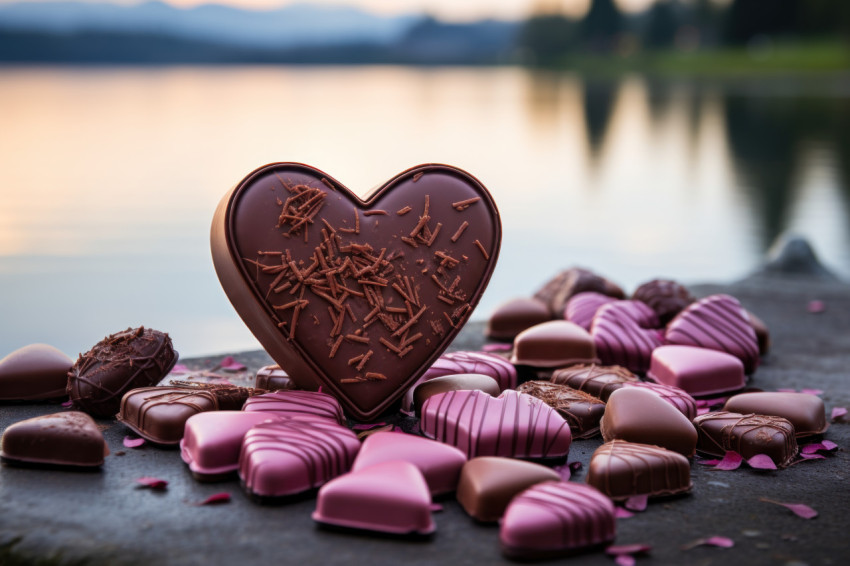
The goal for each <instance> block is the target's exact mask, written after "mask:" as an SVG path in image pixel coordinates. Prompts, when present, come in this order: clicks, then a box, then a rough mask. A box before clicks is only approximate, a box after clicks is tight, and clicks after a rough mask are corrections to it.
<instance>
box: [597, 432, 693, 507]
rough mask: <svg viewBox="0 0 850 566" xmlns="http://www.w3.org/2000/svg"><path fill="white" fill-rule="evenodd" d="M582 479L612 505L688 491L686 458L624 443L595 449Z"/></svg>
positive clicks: (618, 442) (607, 443)
mask: <svg viewBox="0 0 850 566" xmlns="http://www.w3.org/2000/svg"><path fill="white" fill-rule="evenodd" d="M585 479H586V481H587V483H588V484H590V485H592V486H593V487H595V488H596V489H598V490H599V491H601V492H602V493H604V494H605V495H607V496H608V497H610V498H611V499H613V500H615V501H621V500H624V499H628V498H630V497H634V496H635V495H649V496H650V497H653V496H668V495H676V494H678V493H684V492H687V491H690V490H691V487H692V484H691V466H690V462H688V459H687V458H685V457H684V456H682V455H681V454H679V453H677V452H673V451H672V450H667V449H666V448H662V447H660V446H653V445H650V444H638V443H634V442H626V441H624V440H613V441H611V442H606V443H605V444H603V445H602V446H600V447H599V448H597V449H596V451H595V452H594V453H593V456H591V458H590V465H589V466H588V469H587V477H586V478H585Z"/></svg>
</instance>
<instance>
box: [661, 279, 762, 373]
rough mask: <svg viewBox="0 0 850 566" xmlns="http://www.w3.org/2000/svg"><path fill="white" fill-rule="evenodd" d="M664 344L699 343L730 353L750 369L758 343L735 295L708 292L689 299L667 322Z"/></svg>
mask: <svg viewBox="0 0 850 566" xmlns="http://www.w3.org/2000/svg"><path fill="white" fill-rule="evenodd" d="M665 339H666V341H667V343H668V344H680V345H684V346H699V347H701V348H709V349H711V350H719V351H721V352H726V353H728V354H732V355H733V356H735V357H736V358H738V359H739V360H741V361H742V362H743V363H744V371H746V372H747V373H752V372H754V371H755V369H756V368H757V367H758V365H759V345H758V339H757V338H756V333H755V330H753V327H752V324H750V318H749V315H748V314H747V311H745V310H744V308H743V307H742V306H741V303H739V302H738V299H736V298H735V297H730V296H729V295H711V296H709V297H706V298H704V299H701V300H699V301H697V302H696V303H693V304H692V305H690V306H689V307H687V308H686V309H685V310H683V311H682V312H680V313H679V314H678V315H677V316H676V318H674V319H673V320H671V321H670V324H668V325H667V332H666V334H665Z"/></svg>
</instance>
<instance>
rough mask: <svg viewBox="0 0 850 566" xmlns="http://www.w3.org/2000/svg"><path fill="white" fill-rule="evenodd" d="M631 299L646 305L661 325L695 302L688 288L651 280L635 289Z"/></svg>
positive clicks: (664, 280)
mask: <svg viewBox="0 0 850 566" xmlns="http://www.w3.org/2000/svg"><path fill="white" fill-rule="evenodd" d="M632 299H634V300H635V301H641V302H642V303H646V304H647V306H649V308H651V309H652V310H653V311H655V314H656V315H658V320H660V321H661V324H662V325H666V324H667V323H668V322H670V321H671V320H672V319H673V317H674V316H676V315H677V314H679V313H680V312H681V311H682V309H684V308H685V307H687V306H688V305H690V304H691V303H693V302H694V301H696V298H695V297H694V296H693V295H691V292H690V291H688V288H687V287H685V286H684V285H680V284H679V283H676V282H675V281H671V280H669V279H653V280H652V281H647V282H646V283H644V284H642V285H641V286H640V287H638V288H637V289H635V292H634V294H633V295H632Z"/></svg>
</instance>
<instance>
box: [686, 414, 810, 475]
mask: <svg viewBox="0 0 850 566" xmlns="http://www.w3.org/2000/svg"><path fill="white" fill-rule="evenodd" d="M694 426H696V427H697V432H698V433H699V440H698V441H697V450H699V451H700V452H704V453H706V454H711V455H712V456H720V457H723V456H724V455H725V454H726V452H728V451H730V450H732V451H734V452H737V453H738V454H740V455H741V456H743V457H744V459H745V460H749V459H750V458H752V457H753V456H755V455H757V454H765V455H767V456H769V457H770V459H771V460H773V463H774V464H776V467H777V468H784V467H786V466H787V465H788V464H790V463H791V460H793V458H794V456H796V455H797V439H796V438H795V436H794V425H792V424H791V423H790V421H788V420H787V419H783V418H782V417H774V416H769V415H753V414H749V415H742V414H740V413H730V412H727V411H718V412H716V413H706V414H704V415H700V416H698V417H697V418H695V419H694Z"/></svg>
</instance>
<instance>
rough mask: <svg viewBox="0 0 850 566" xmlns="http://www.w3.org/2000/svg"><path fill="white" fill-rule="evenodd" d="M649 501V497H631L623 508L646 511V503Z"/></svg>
mask: <svg viewBox="0 0 850 566" xmlns="http://www.w3.org/2000/svg"><path fill="white" fill-rule="evenodd" d="M647 501H649V496H647V495H635V496H634V497H629V498H628V499H627V500H626V502H625V503H624V504H623V507H625V508H626V509H628V510H629V511H637V512H641V511H646V503H647Z"/></svg>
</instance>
